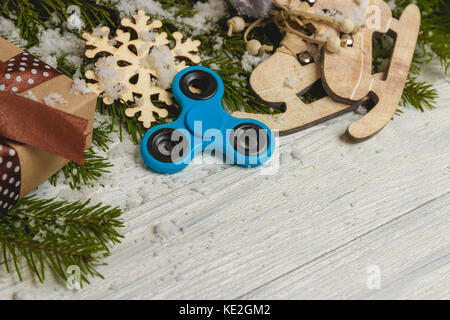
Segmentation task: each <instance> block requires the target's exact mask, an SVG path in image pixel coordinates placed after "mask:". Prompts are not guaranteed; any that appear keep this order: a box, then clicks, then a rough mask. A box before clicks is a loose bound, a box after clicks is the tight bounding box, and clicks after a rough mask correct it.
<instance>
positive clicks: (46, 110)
mask: <svg viewBox="0 0 450 320" xmlns="http://www.w3.org/2000/svg"><path fill="white" fill-rule="evenodd" d="M59 75H61V73H60V72H59V71H57V70H56V69H54V68H52V67H50V66H48V65H47V64H45V63H44V62H42V61H40V60H39V59H37V58H35V57H33V56H32V55H30V54H29V53H26V52H22V53H20V54H18V55H16V56H14V57H12V58H10V59H9V60H7V61H6V62H3V61H0V214H4V213H7V212H8V211H9V210H10V209H11V208H12V207H13V206H14V204H16V203H17V201H18V200H19V197H20V191H21V189H20V185H21V168H20V161H19V154H18V153H17V151H16V150H14V148H13V147H11V146H10V145H9V144H8V143H7V142H6V141H5V139H4V138H6V139H10V140H13V141H16V142H21V143H25V144H27V145H30V146H34V147H37V148H39V149H42V150H45V151H48V152H51V153H53V154H56V155H59V156H62V157H64V158H67V159H70V160H73V161H76V162H78V163H82V162H83V159H84V148H85V144H86V136H87V127H88V122H87V120H85V119H83V118H80V117H77V116H75V115H72V114H69V113H66V112H63V111H61V110H57V109H55V108H51V107H48V106H45V105H43V104H41V103H39V102H35V101H32V100H30V99H27V98H24V97H22V96H19V95H17V94H18V93H21V92H25V91H27V90H29V89H31V88H33V87H36V86H38V85H39V84H41V83H43V82H45V81H48V80H50V79H52V78H55V77H57V76H59Z"/></svg>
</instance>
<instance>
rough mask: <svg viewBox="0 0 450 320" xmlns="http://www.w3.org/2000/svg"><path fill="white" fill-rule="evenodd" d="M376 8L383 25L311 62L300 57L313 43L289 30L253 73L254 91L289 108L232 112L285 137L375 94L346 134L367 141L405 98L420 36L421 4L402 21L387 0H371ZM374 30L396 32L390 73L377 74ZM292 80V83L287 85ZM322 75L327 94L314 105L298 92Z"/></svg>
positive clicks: (338, 1)
mask: <svg viewBox="0 0 450 320" xmlns="http://www.w3.org/2000/svg"><path fill="white" fill-rule="evenodd" d="M286 1H287V0H286ZM287 2H289V3H291V4H292V3H293V1H287ZM297 3H298V4H301V3H302V2H301V1H297ZM352 5H354V1H353V0H320V1H319V0H318V1H316V4H315V5H314V7H313V8H315V9H334V8H349V7H351V6H352ZM333 7H334V8H333ZM376 7H378V8H379V11H376V12H375V14H378V16H377V20H376V22H377V23H378V24H368V27H366V28H364V29H361V30H360V31H358V32H356V33H355V34H354V35H353V40H354V43H353V46H351V47H342V48H341V49H340V50H339V52H336V53H331V52H328V51H327V50H325V49H324V50H322V55H321V59H320V60H319V61H314V62H312V63H309V64H302V63H301V62H300V61H299V59H297V57H298V56H299V55H300V54H301V53H302V52H307V51H308V50H309V49H310V48H311V45H308V44H307V43H306V42H305V41H304V40H303V39H300V38H299V37H298V36H297V35H296V34H294V33H289V32H287V33H286V36H285V38H284V39H283V41H282V43H281V46H280V48H279V49H278V50H277V52H276V53H275V54H274V55H272V56H271V57H270V58H269V59H267V60H266V61H264V62H263V63H261V64H260V65H259V66H258V67H257V68H256V69H255V70H254V71H253V73H252V75H251V77H250V86H251V88H252V90H253V91H254V92H255V94H256V95H257V96H258V97H259V98H260V99H261V100H263V101H264V102H266V103H268V104H269V105H270V104H272V105H280V104H284V106H285V110H284V112H282V113H280V114H275V115H267V114H254V113H247V112H234V113H233V114H232V115H233V116H235V117H239V118H252V119H256V120H259V121H262V122H264V123H265V124H267V125H268V126H269V127H270V128H271V129H273V130H279V133H280V136H282V135H287V134H291V133H294V132H297V131H300V130H303V129H306V128H309V127H311V126H314V125H317V124H319V123H321V122H324V121H326V120H328V119H331V118H334V117H337V116H339V115H341V114H343V113H346V112H348V111H351V110H354V109H356V108H357V107H358V106H359V105H361V104H362V103H363V101H366V100H368V99H371V100H372V101H373V102H375V103H376V105H375V107H374V108H372V110H371V111H370V112H368V113H367V114H366V115H365V116H363V117H362V118H361V119H359V120H358V121H356V122H355V123H353V124H351V125H350V126H349V128H348V130H347V134H348V135H349V136H350V137H351V138H352V139H354V140H364V139H366V138H369V137H370V136H372V135H373V134H375V133H377V132H378V131H379V130H381V129H382V128H383V127H384V126H385V125H386V124H387V123H388V122H389V121H390V119H391V118H392V116H393V114H394V113H395V110H396V109H397V106H398V103H399V102H400V99H401V95H402V92H403V88H404V84H405V82H406V77H407V75H408V71H409V66H410V64H411V61H412V56H413V53H414V49H415V45H416V41H417V36H418V32H419V27H420V12H419V10H418V8H417V6H415V5H410V6H408V7H407V8H406V9H405V11H404V13H403V15H402V16H401V18H400V20H397V19H394V18H392V14H391V10H390V8H389V6H388V5H387V4H386V3H385V2H384V1H382V0H370V1H369V8H376ZM369 18H370V16H369ZM375 32H377V33H386V32H391V33H395V40H396V41H395V48H394V51H393V54H392V58H391V63H390V67H389V70H388V72H387V75H386V76H385V75H384V74H372V36H373V34H374V33H375ZM286 49H288V51H289V52H287V50H286ZM292 52H294V53H295V54H292ZM296 56H297V57H296ZM287 79H289V80H290V81H289V85H286V82H287ZM320 79H321V81H322V84H323V87H324V89H325V91H326V92H327V94H328V96H326V97H323V98H321V99H319V100H316V101H314V102H312V103H310V104H305V103H303V102H302V101H301V100H300V98H299V95H301V94H303V93H304V92H306V91H307V90H308V89H309V88H310V87H311V86H312V85H313V84H314V83H315V82H316V81H317V80H320Z"/></svg>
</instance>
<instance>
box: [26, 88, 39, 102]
mask: <svg viewBox="0 0 450 320" xmlns="http://www.w3.org/2000/svg"><path fill="white" fill-rule="evenodd" d="M23 96H24V97H25V98H28V99H31V100H33V101H38V98H37V97H36V96H35V95H34V93H33V92H32V91H31V90H28V91H27V92H25V94H24V95H23Z"/></svg>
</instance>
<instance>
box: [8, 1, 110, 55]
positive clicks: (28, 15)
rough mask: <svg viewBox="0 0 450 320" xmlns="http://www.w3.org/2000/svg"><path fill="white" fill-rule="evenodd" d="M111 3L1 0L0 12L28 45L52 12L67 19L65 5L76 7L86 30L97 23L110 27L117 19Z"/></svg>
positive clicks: (31, 44)
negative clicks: (11, 20)
mask: <svg viewBox="0 0 450 320" xmlns="http://www.w3.org/2000/svg"><path fill="white" fill-rule="evenodd" d="M115 4H116V1H106V0H64V1H63V0H3V1H2V3H1V4H0V15H2V16H4V17H7V18H12V19H13V20H14V21H15V22H16V26H17V27H18V28H19V29H20V35H21V37H22V38H24V39H25V40H27V41H28V46H33V45H35V44H37V42H38V34H39V28H44V29H46V28H48V24H47V21H49V20H50V18H51V17H52V15H56V16H57V17H58V18H59V19H60V20H61V21H67V18H68V17H69V14H68V13H67V8H68V7H69V6H71V5H76V6H78V7H79V8H80V13H81V18H82V19H83V21H84V23H85V25H86V29H87V30H92V28H94V27H96V26H97V25H99V24H106V25H108V26H111V27H114V26H115V25H117V24H118V19H119V13H118V10H117V8H116V7H115Z"/></svg>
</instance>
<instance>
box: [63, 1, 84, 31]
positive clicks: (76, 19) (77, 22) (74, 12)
mask: <svg viewBox="0 0 450 320" xmlns="http://www.w3.org/2000/svg"><path fill="white" fill-rule="evenodd" d="M67 13H68V14H70V16H69V18H68V19H67V28H68V29H69V30H78V31H80V30H81V29H83V27H84V22H83V20H82V19H81V16H80V7H78V6H75V5H71V6H69V7H67Z"/></svg>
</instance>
